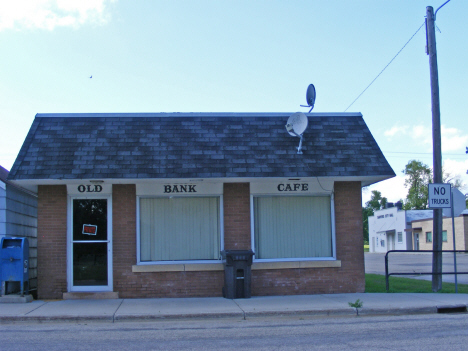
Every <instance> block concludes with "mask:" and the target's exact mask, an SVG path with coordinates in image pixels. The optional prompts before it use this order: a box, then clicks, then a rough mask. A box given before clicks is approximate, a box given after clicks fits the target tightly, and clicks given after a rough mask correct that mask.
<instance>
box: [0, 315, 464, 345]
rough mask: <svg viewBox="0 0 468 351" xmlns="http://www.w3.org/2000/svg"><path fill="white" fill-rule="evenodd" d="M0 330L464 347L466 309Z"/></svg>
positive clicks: (76, 337)
mask: <svg viewBox="0 0 468 351" xmlns="http://www.w3.org/2000/svg"><path fill="white" fill-rule="evenodd" d="M0 338H1V341H0V346H1V347H0V348H1V350H2V351H9V350H14V351H16V350H38V351H41V350H44V351H45V350H47V351H54V350H60V351H62V350H70V351H74V350H139V351H140V350H236V351H237V350H265V351H271V350H353V349H358V350H382V349H385V350H441V349H449V350H466V345H467V344H468V315H467V314H445V315H440V314H432V315H410V316H378V317H376V316H373V317H370V316H367V317H366V316H359V317H357V316H350V317H337V318H308V317H305V316H303V317H301V316H296V317H287V318H282V317H269V318H259V319H257V318H254V319H251V320H225V319H217V320H202V321H196V320H195V321H194V320H191V321H157V322H155V321H152V322H126V323H119V324H109V323H103V322H91V323H83V322H80V323H72V322H71V323H50V324H40V323H16V324H9V325H2V328H0Z"/></svg>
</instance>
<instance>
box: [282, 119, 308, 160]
mask: <svg viewBox="0 0 468 351" xmlns="http://www.w3.org/2000/svg"><path fill="white" fill-rule="evenodd" d="M308 124H309V120H308V118H307V116H306V115H305V114H303V113H302V112H296V113H293V114H292V115H291V116H289V118H288V122H287V123H286V130H287V131H288V133H289V135H292V136H297V137H298V138H300V139H301V140H300V142H299V146H298V147H297V153H298V154H302V138H303V136H302V135H303V134H304V132H305V130H306V129H307V126H308Z"/></svg>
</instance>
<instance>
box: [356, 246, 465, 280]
mask: <svg viewBox="0 0 468 351" xmlns="http://www.w3.org/2000/svg"><path fill="white" fill-rule="evenodd" d="M364 258H365V270H366V273H373V274H383V275H384V274H385V254H384V253H368V252H366V253H365V254H364ZM388 267H389V270H388V272H389V273H423V272H424V273H429V274H430V272H431V271H432V253H423V252H421V253H420V252H417V253H416V252H414V253H413V252H407V253H406V252H391V253H390V254H389V255H388ZM442 272H454V259H453V254H452V253H444V254H442ZM457 272H468V254H464V253H459V254H457ZM397 276H398V275H397ZM398 277H405V278H416V279H424V280H432V276H431V275H414V276H413V275H411V276H408V275H404V276H403V275H401V276H398ZM442 281H444V282H448V283H454V282H455V276H454V275H453V274H447V275H443V276H442ZM458 283H460V284H468V274H460V275H458Z"/></svg>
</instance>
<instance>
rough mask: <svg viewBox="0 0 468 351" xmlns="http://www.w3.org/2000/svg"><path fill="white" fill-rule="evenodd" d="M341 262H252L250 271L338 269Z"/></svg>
mask: <svg viewBox="0 0 468 351" xmlns="http://www.w3.org/2000/svg"><path fill="white" fill-rule="evenodd" d="M340 267H341V261H340V260H336V261H326V260H324V261H281V262H254V263H252V270H262V269H293V268H340Z"/></svg>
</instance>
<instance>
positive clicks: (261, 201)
mask: <svg viewBox="0 0 468 351" xmlns="http://www.w3.org/2000/svg"><path fill="white" fill-rule="evenodd" d="M254 228H255V230H254V232H255V237H254V240H255V257H256V258H257V259H287V258H319V257H321V258H330V257H333V246H332V225H331V199H330V197H329V196H320V197H316V196H265V197H254Z"/></svg>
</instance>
